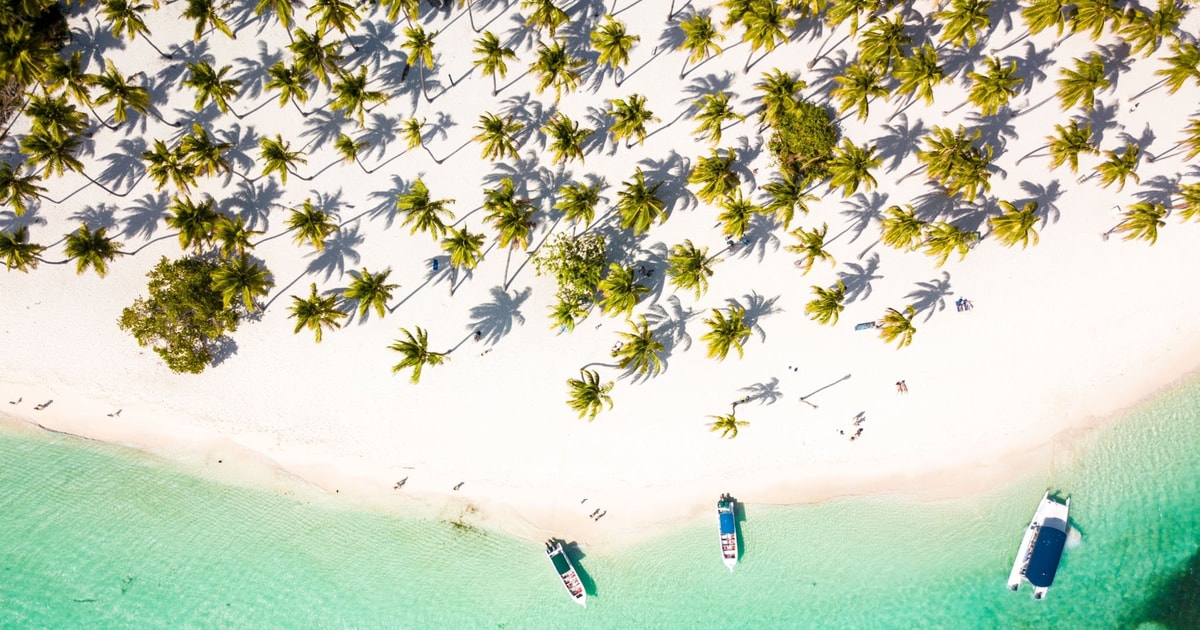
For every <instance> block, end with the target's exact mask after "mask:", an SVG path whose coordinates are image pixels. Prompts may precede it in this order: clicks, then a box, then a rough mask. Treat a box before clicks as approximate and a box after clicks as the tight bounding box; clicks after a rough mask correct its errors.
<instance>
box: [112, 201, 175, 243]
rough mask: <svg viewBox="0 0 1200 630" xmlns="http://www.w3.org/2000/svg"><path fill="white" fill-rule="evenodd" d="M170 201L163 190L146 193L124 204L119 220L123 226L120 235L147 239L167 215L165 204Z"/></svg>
mask: <svg viewBox="0 0 1200 630" xmlns="http://www.w3.org/2000/svg"><path fill="white" fill-rule="evenodd" d="M168 203H170V202H169V200H168V197H167V192H166V191H165V190H160V191H158V192H157V193H146V194H145V195H142V196H141V197H139V198H138V199H137V200H136V201H135V202H134V203H132V204H130V205H127V206H125V213H124V216H123V217H122V219H121V221H122V222H123V223H124V224H125V227H124V228H122V230H121V236H123V237H125V238H135V237H138V236H141V237H143V238H146V239H149V238H151V237H152V236H154V233H155V232H156V231H157V230H158V224H159V222H160V221H162V220H163V219H164V218H165V217H166V215H167V204H168Z"/></svg>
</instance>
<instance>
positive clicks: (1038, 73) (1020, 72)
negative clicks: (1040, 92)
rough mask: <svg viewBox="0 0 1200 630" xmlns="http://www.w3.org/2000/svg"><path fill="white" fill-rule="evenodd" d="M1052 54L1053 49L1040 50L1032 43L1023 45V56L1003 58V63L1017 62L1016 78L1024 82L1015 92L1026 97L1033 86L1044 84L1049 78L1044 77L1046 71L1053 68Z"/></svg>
mask: <svg viewBox="0 0 1200 630" xmlns="http://www.w3.org/2000/svg"><path fill="white" fill-rule="evenodd" d="M1052 52H1054V49H1053V48H1041V49H1039V48H1038V47H1037V46H1034V45H1033V42H1028V43H1026V44H1025V56H1024V57H1017V56H1015V55H1013V56H1009V57H1005V58H1004V61H1005V62H1008V61H1016V62H1017V76H1019V77H1021V78H1022V79H1023V80H1024V81H1023V82H1022V83H1021V85H1020V86H1019V87H1018V88H1017V90H1018V91H1019V92H1020V93H1022V94H1025V95H1027V96H1028V94H1029V93H1030V92H1031V91H1032V90H1033V88H1034V86H1036V85H1040V84H1043V83H1045V82H1046V79H1047V78H1049V77H1047V76H1046V70H1048V69H1050V68H1053V67H1054V66H1055V62H1054V58H1053V57H1051V56H1050V54H1051V53H1052Z"/></svg>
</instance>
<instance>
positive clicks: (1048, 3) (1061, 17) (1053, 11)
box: [1021, 0, 1075, 36]
mask: <svg viewBox="0 0 1200 630" xmlns="http://www.w3.org/2000/svg"><path fill="white" fill-rule="evenodd" d="M1074 15H1075V4H1074V3H1073V2H1071V1H1070V0H1030V2H1029V4H1027V5H1025V6H1024V7H1021V17H1022V18H1023V19H1024V20H1025V27H1026V28H1028V29H1029V34H1030V35H1037V34H1038V33H1041V32H1042V31H1044V30H1046V29H1048V28H1050V27H1054V29H1055V30H1056V31H1057V32H1058V35H1060V36H1061V35H1062V34H1063V29H1064V28H1065V27H1066V26H1067V22H1069V21H1071V19H1072V17H1074Z"/></svg>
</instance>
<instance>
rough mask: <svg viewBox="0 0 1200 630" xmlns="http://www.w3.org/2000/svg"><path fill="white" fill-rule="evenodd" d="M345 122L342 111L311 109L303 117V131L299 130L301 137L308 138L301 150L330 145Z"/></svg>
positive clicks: (340, 131)
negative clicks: (310, 112)
mask: <svg viewBox="0 0 1200 630" xmlns="http://www.w3.org/2000/svg"><path fill="white" fill-rule="evenodd" d="M346 122H347V118H346V117H345V116H344V115H343V114H342V112H339V111H335V110H333V109H328V108H324V109H321V108H317V109H313V112H312V114H310V115H309V116H308V117H307V118H305V119H304V131H301V132H300V137H301V138H305V137H307V138H309V140H308V142H307V143H305V145H304V147H302V149H301V150H303V151H307V150H308V148H309V147H312V146H317V147H324V146H330V145H332V144H333V141H334V140H337V137H338V136H340V135H342V127H344V126H345V125H346ZM284 140H287V138H284Z"/></svg>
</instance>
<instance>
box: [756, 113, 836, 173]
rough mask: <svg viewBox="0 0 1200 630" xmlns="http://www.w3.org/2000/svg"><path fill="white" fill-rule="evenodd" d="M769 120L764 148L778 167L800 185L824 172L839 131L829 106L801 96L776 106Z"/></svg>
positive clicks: (831, 155)
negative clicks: (773, 114) (799, 98)
mask: <svg viewBox="0 0 1200 630" xmlns="http://www.w3.org/2000/svg"><path fill="white" fill-rule="evenodd" d="M769 122H770V124H771V128H772V130H773V133H772V134H771V139H770V140H768V142H767V148H769V149H770V150H771V154H772V155H774V156H775V159H776V160H777V161H778V162H779V166H780V169H782V170H783V171H784V172H786V173H787V174H788V175H789V176H790V177H791V178H792V179H793V180H795V181H797V182H800V185H801V186H807V185H808V184H810V183H812V182H814V181H819V180H822V179H824V178H825V177H826V176H827V175H828V173H829V171H828V169H827V166H828V162H829V160H830V159H832V158H833V149H834V147H836V146H837V142H838V139H839V138H840V137H841V135H842V132H841V130H840V129H838V127H837V125H836V124H835V123H834V122H833V114H831V113H830V112H829V110H827V109H825V108H824V107H821V106H819V105H814V104H813V103H810V102H808V101H806V100H803V99H801V100H797V101H796V102H795V103H794V104H793V105H792V106H790V107H787V108H783V109H780V110H779V111H778V112H777V114H776V115H775V117H774V118H773V119H771V120H770V121H769Z"/></svg>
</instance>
